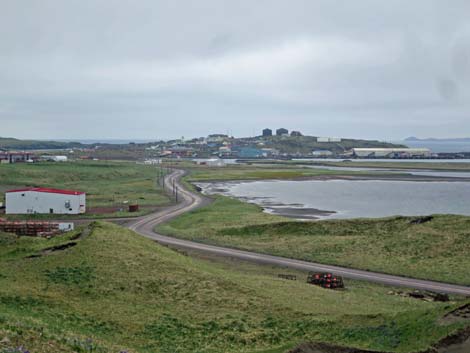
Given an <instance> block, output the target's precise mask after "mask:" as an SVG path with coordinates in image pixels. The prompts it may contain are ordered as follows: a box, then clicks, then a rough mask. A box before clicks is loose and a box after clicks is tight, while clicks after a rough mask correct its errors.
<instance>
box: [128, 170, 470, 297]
mask: <svg viewBox="0 0 470 353" xmlns="http://www.w3.org/2000/svg"><path fill="white" fill-rule="evenodd" d="M183 175H184V171H181V170H177V171H175V172H173V173H172V174H170V175H168V176H167V177H166V178H165V185H166V186H167V188H168V189H170V188H171V186H172V185H173V183H174V185H176V186H177V187H178V196H179V200H180V202H179V203H178V204H175V205H174V206H171V207H168V208H167V209H165V210H162V211H160V212H157V213H154V214H151V215H149V216H146V217H143V218H140V219H139V220H137V221H134V222H132V223H131V224H130V225H129V226H128V227H129V229H131V230H133V231H135V232H137V233H139V234H141V235H143V236H145V237H148V238H150V239H154V240H156V241H157V242H159V243H161V244H165V245H171V246H176V247H178V248H185V249H191V250H198V251H202V252H207V253H212V254H215V255H218V256H225V257H230V258H236V259H240V260H246V261H251V262H256V263H260V264H269V265H277V266H281V267H289V268H293V269H299V270H305V271H322V272H333V273H335V274H337V275H340V276H343V277H345V278H350V279H356V280H364V281H368V282H374V283H381V284H385V285H390V286H400V287H409V288H414V289H419V290H429V291H433V292H442V293H449V294H459V295H465V296H470V287H465V286H459V285H454V284H447V283H440V282H434V281H425V280H419V279H413V278H407V277H400V276H392V275H387V274H382V273H377V272H369V271H363V270H355V269H349V268H345V267H339V266H330V265H324V264H319V263H313V262H307V261H301V260H294V259H289V258H284V257H279V256H272V255H265V254H259V253H255V252H250V251H243V250H237V249H231V248H226V247H220V246H213V245H206V244H202V243H197V242H193V241H189V240H183V239H177V238H173V237H168V236H164V235H161V234H157V233H155V232H154V231H153V230H154V228H155V227H156V226H157V225H159V224H161V223H163V222H166V221H168V220H170V219H172V218H174V217H177V216H179V215H181V214H183V213H186V212H189V211H191V210H194V209H196V208H198V207H201V206H204V205H205V204H207V203H208V202H209V201H208V199H206V198H204V197H203V196H201V195H198V194H196V193H193V192H191V191H189V190H186V189H185V187H184V186H183V185H182V184H181V183H180V178H181V177H182V176H183ZM195 226H196V225H195Z"/></svg>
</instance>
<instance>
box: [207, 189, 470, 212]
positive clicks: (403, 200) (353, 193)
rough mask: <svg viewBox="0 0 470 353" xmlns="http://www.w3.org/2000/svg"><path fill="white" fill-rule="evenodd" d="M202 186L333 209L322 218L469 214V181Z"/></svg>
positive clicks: (272, 203) (266, 201) (268, 203)
mask: <svg viewBox="0 0 470 353" xmlns="http://www.w3.org/2000/svg"><path fill="white" fill-rule="evenodd" d="M199 185H200V186H202V187H203V189H204V190H205V191H206V192H207V193H209V194H210V193H219V194H224V195H228V196H233V197H237V198H241V199H243V200H245V201H249V202H253V203H256V204H259V205H260V206H262V207H265V208H266V209H268V210H276V207H279V208H286V207H290V208H294V209H296V208H297V209H316V210H321V211H332V212H334V213H332V214H331V215H321V216H320V218H325V219H329V218H359V217H367V218H369V217H370V218H374V217H388V216H395V215H404V216H418V215H429V214H460V215H470V202H469V200H470V183H468V182H459V181H455V182H417V181H386V180H354V181H350V180H328V181H321V180H305V181H271V180H270V181H254V182H239V183H234V182H233V183H201V184H199ZM312 215H313V216H314V215H315V212H313V214H312ZM300 218H302V217H300Z"/></svg>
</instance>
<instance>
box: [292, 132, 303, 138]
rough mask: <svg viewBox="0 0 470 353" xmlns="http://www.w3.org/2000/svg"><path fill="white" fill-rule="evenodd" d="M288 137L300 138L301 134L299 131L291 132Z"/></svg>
mask: <svg viewBox="0 0 470 353" xmlns="http://www.w3.org/2000/svg"><path fill="white" fill-rule="evenodd" d="M290 135H291V136H292V137H300V136H302V133H301V132H300V131H292V132H291V133H290Z"/></svg>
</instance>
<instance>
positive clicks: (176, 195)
mask: <svg viewBox="0 0 470 353" xmlns="http://www.w3.org/2000/svg"><path fill="white" fill-rule="evenodd" d="M175 203H178V187H176V188H175Z"/></svg>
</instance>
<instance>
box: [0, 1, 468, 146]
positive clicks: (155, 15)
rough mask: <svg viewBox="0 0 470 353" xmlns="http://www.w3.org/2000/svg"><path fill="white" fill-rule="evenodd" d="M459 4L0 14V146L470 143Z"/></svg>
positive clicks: (463, 16) (100, 4)
mask: <svg viewBox="0 0 470 353" xmlns="http://www.w3.org/2000/svg"><path fill="white" fill-rule="evenodd" d="M468 13H470V3H469V2H468V1H465V0H454V1H451V2H444V1H430V0H417V1H413V2H410V1H398V0H395V1H393V0H390V1H381V2H378V1H375V0H357V1H346V0H343V1H339V0H337V1H332V0H328V1H326V0H325V1H319V0H316V1H311V0H305V1H303V0H294V1H288V2H287V1H280V0H278V1H276V0H269V1H268V0H259V1H245V0H243V1H220V0H201V1H155V0H140V1H130V0H120V1H109V0H108V1H105V0H88V1H86V0H80V1H79V0H68V1H61V0H26V1H5V2H2V4H1V5H0V122H1V125H0V136H18V137H30V138H102V137H108V138H154V137H155V138H157V137H158V138H166V137H177V136H181V135H184V136H198V135H205V134H207V133H209V132H219V131H222V132H224V131H226V130H230V131H232V132H233V133H234V134H236V135H238V136H240V135H249V134H251V133H252V132H253V130H256V131H258V130H260V129H261V128H263V127H266V126H271V127H276V126H279V125H283V126H286V127H290V128H296V129H302V130H303V131H305V132H306V133H311V134H318V135H343V136H353V137H368V138H382V139H397V138H401V137H406V136H408V135H418V136H430V135H434V136H444V135H445V136H461V135H470V119H469V118H470V101H469V98H470V20H469V19H468Z"/></svg>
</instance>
